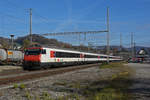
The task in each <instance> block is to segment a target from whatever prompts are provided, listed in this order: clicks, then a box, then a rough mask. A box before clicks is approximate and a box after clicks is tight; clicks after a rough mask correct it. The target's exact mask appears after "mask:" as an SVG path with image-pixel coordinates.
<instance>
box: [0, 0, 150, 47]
mask: <svg viewBox="0 0 150 100" xmlns="http://www.w3.org/2000/svg"><path fill="white" fill-rule="evenodd" d="M0 1H1V3H0V36H2V37H9V35H10V34H14V35H15V37H16V38H17V37H20V36H25V35H27V34H29V8H32V33H35V34H44V33H52V32H70V31H71V32H74V31H77V32H78V31H99V30H106V11H107V7H109V11H110V12H109V15H110V44H111V45H120V34H122V44H123V46H130V38H131V33H133V34H134V41H135V43H136V45H139V46H149V47H150V13H149V10H150V0H0ZM48 38H56V39H58V40H59V41H64V42H67V43H71V44H73V45H79V44H84V45H87V44H90V45H97V46H101V45H106V33H99V34H87V35H86V36H84V34H83V35H80V38H79V35H68V36H48Z"/></svg>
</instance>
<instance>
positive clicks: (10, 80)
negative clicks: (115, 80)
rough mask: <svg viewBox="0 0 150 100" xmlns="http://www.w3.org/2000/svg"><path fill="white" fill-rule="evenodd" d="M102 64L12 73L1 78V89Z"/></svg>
mask: <svg viewBox="0 0 150 100" xmlns="http://www.w3.org/2000/svg"><path fill="white" fill-rule="evenodd" d="M98 65H100V64H88V65H78V66H71V67H63V68H53V69H48V70H41V71H29V72H27V71H25V72H23V73H20V72H18V73H15V74H14V73H11V74H10V75H3V76H0V89H1V88H2V86H6V85H7V86H8V85H12V84H14V83H20V82H27V81H30V82H32V81H35V80H38V79H39V78H44V77H48V76H52V75H57V74H62V73H66V72H71V71H75V70H81V69H85V68H90V67H95V66H98Z"/></svg>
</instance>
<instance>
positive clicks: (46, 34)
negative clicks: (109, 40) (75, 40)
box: [41, 30, 108, 36]
mask: <svg viewBox="0 0 150 100" xmlns="http://www.w3.org/2000/svg"><path fill="white" fill-rule="evenodd" d="M103 32H108V31H107V30H104V31H86V32H58V33H45V34H41V35H44V36H56V35H72V34H93V33H103Z"/></svg>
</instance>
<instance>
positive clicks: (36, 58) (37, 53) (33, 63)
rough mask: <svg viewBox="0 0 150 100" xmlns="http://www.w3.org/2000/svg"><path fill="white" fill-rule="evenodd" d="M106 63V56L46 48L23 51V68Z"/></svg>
mask: <svg viewBox="0 0 150 100" xmlns="http://www.w3.org/2000/svg"><path fill="white" fill-rule="evenodd" d="M109 60H110V61H120V60H121V58H120V57H117V56H109ZM104 61H107V55H104V54H95V53H87V52H80V51H72V50H63V49H56V48H48V47H30V48H27V49H26V50H25V54H24V61H23V68H24V69H39V68H49V67H53V66H60V65H61V66H62V65H76V64H88V63H98V62H104Z"/></svg>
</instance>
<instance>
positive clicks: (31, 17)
mask: <svg viewBox="0 0 150 100" xmlns="http://www.w3.org/2000/svg"><path fill="white" fill-rule="evenodd" d="M31 44H32V8H30V45H31Z"/></svg>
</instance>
